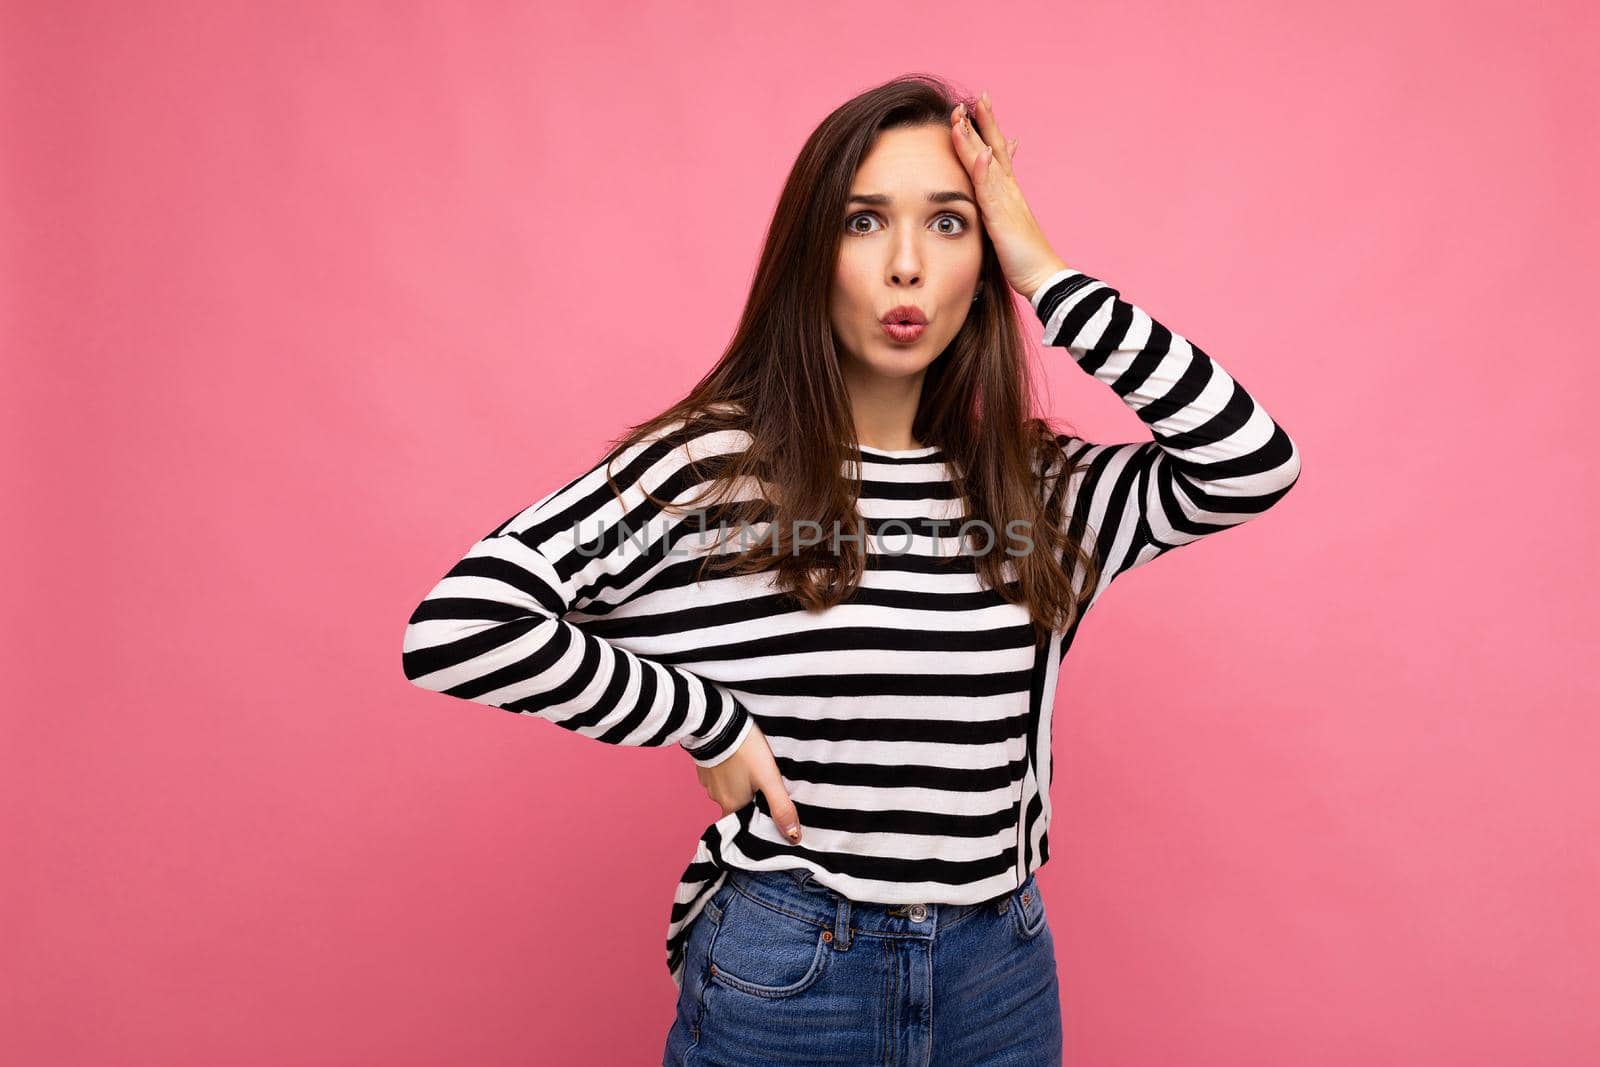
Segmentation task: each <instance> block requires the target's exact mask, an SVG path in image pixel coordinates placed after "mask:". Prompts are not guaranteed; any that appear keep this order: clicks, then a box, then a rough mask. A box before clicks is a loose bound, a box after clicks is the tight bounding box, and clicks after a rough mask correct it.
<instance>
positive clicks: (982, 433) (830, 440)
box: [606, 74, 1097, 641]
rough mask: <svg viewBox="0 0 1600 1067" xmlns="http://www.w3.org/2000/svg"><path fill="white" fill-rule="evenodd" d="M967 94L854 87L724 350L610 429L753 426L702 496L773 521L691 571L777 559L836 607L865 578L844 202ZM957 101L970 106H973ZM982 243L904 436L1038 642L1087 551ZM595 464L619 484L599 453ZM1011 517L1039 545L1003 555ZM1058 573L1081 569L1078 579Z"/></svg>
mask: <svg viewBox="0 0 1600 1067" xmlns="http://www.w3.org/2000/svg"><path fill="white" fill-rule="evenodd" d="M961 99H966V98H964V97H958V96H956V95H954V94H953V93H952V92H951V90H950V89H949V88H948V87H947V85H946V84H945V82H944V81H943V80H941V79H939V78H937V77H934V76H931V75H922V74H912V75H905V76H902V77H899V78H896V79H894V80H892V81H889V82H886V83H884V84H882V85H879V86H877V87H875V88H872V89H869V90H867V91H866V92H863V93H861V94H859V95H858V96H855V97H853V98H852V99H850V100H848V101H846V102H845V103H844V104H842V105H840V106H839V107H838V108H837V109H835V110H834V111H833V113H832V114H830V115H829V116H828V117H827V118H826V119H824V120H823V122H822V124H821V125H820V126H818V127H817V129H816V130H815V131H814V132H813V133H812V134H811V136H810V137H809V138H808V139H807V141H806V143H805V146H804V147H803V148H802V149H801V151H800V155H799V158H798V159H796V160H795V163H794V166H793V168H792V169H791V170H790V172H789V177H788V180H787V181H786V182H785V183H784V187H783V194H782V196H781V197H780V198H779V201H778V206H777V208H776V210H775V212H774V214H773V219H772V222H771V225H770V226H769V227H768V230H767V236H766V242H765V245H764V247H763V248H762V250H761V260H760V264H759V266H758V267H757V269H756V273H755V279H754V281H753V282H752V284H751V287H750V295H749V298H748V299H747V300H746V302H745V306H744V312H743V314H742V315H741V317H740V320H739V326H738V330H737V331H736V332H735V334H734V336H733V339H732V340H731V341H730V342H729V344H728V347H727V349H726V350H725V351H724V352H723V354H722V356H721V358H720V359H718V361H717V363H716V365H715V366H713V367H712V368H711V369H710V370H709V371H708V372H707V373H706V375H705V376H704V377H703V378H701V379H700V381H699V382H698V383H697V384H696V385H695V387H694V388H693V389H692V390H691V391H690V392H689V394H688V395H687V396H685V397H684V398H683V399H682V400H680V401H678V402H677V403H676V404H674V405H673V406H672V407H670V408H668V409H667V410H665V411H663V412H661V413H660V414H658V415H656V416H654V417H652V418H650V419H648V420H646V421H645V422H642V423H639V424H638V425H636V426H633V427H631V428H630V429H629V430H628V432H627V433H625V434H624V435H623V436H622V437H620V438H617V439H616V440H615V441H614V442H613V447H612V451H611V452H610V453H609V458H611V459H613V460H614V459H615V458H616V457H617V456H618V455H619V454H621V453H622V452H624V451H625V450H627V449H628V448H630V447H631V446H633V445H635V444H638V443H641V442H643V441H646V440H648V439H651V438H656V439H660V440H662V441H665V442H677V441H683V440H687V439H689V438H691V437H694V436H696V435H698V434H702V433H708V432H716V431H720V430H742V431H744V432H746V433H748V434H749V437H750V445H749V447H748V448H747V449H745V450H744V451H742V452H740V453H737V454H733V455H727V456H717V457H716V460H717V462H716V463H715V464H714V465H713V467H712V470H711V473H710V474H709V475H700V476H701V477H703V478H704V479H705V482H706V485H707V495H710V496H715V497H716V498H717V499H718V501H719V502H718V503H717V505H716V506H715V509H714V510H715V514H716V515H717V519H718V522H719V524H720V523H727V524H731V525H734V526H739V525H741V524H754V523H759V522H766V523H769V524H770V525H769V527H768V534H767V537H766V539H763V540H761V541H759V542H758V543H755V544H752V545H751V546H750V547H749V548H748V549H746V550H745V551H742V552H737V553H735V552H724V553H711V554H709V555H707V556H706V557H705V560H704V562H703V563H702V568H701V574H702V575H703V574H704V573H705V568H706V567H707V566H710V567H712V568H714V569H719V570H728V571H734V572H737V573H741V574H743V573H751V572H756V571H766V570H770V571H772V572H773V574H774V577H773V582H774V588H776V589H781V590H783V591H786V592H788V593H789V594H791V595H792V596H793V597H794V598H795V599H796V600H797V601H798V602H799V603H801V604H802V605H804V606H805V607H806V608H807V609H808V610H813V611H814V610H820V609H823V608H826V607H830V606H832V605H834V604H837V603H838V602H840V601H841V600H843V599H845V598H846V597H848V596H850V595H851V594H852V593H853V592H854V590H855V589H856V587H857V586H858V584H859V583H860V580H861V575H862V572H863V570H864V568H865V563H866V560H865V549H864V546H865V544H866V541H865V538H864V536H863V535H864V534H865V532H866V526H865V522H864V520H863V519H862V517H861V516H860V515H859V513H858V512H857V510H856V501H857V498H858V496H859V493H860V489H861V482H860V477H861V470H860V468H859V467H858V466H855V465H853V464H852V463H851V460H852V459H853V458H854V454H853V451H852V449H853V447H858V442H857V439H856V436H855V422H854V419H853V418H852V416H851V408H850V398H849V393H848V392H847V391H846V389H845V384H844V378H843V376H842V374H841V371H840V367H839V355H838V351H837V349H836V347H835V342H834V337H833V330H832V326H831V325H830V320H829V314H828V297H829V289H830V286H831V280H832V277H833V271H834V267H835V260H836V257H837V256H838V252H839V243H840V240H841V237H842V235H843V233H844V223H843V219H844V216H845V209H846V201H847V198H848V197H849V194H850V186H851V182H852V179H853V178H854V176H855V172H856V169H857V167H858V166H859V165H860V162H861V159H862V157H863V156H865V155H866V153H867V152H868V150H869V149H870V148H871V147H872V144H873V142H874V140H875V138H876V137H877V135H878V134H879V133H880V132H881V131H883V130H888V129H894V128H899V127H907V126H921V125H925V124H943V125H946V126H948V124H949V115H950V112H951V110H952V109H953V108H954V107H955V105H956V103H957V102H958V101H959V100H961ZM967 104H968V110H969V111H971V110H974V109H975V108H974V105H975V101H973V100H970V99H968V100H967ZM982 240H983V265H982V268H981V273H980V277H979V283H978V285H979V293H980V299H979V300H978V301H977V302H976V303H974V304H973V305H972V308H971V310H970V311H969V312H968V315H967V319H966V322H965V323H964V324H963V325H962V327H961V329H960V331H959V332H958V333H957V334H956V336H955V338H954V339H953V340H952V341H951V342H950V344H949V345H948V346H947V347H946V348H945V350H944V351H943V352H941V353H940V354H939V356H938V357H937V358H936V359H935V360H934V361H933V362H932V363H931V364H930V365H929V366H928V368H927V371H926V373H925V375H924V379H923V386H922V397H921V401H920V404H919V406H918V409H917V414H916V419H915V422H914V424H913V427H912V434H913V436H914V437H915V438H916V439H917V440H919V441H922V442H924V444H925V445H931V446H937V447H938V448H939V449H940V450H942V452H943V453H944V459H945V461H946V462H947V463H948V464H949V470H950V473H951V480H952V484H953V486H954V488H955V490H956V491H957V492H958V493H960V494H961V498H962V500H963V502H964V504H965V515H966V517H967V519H968V521H972V522H983V523H987V529H988V530H989V531H990V534H989V536H987V537H985V538H983V540H984V541H986V542H988V544H986V545H983V546H978V545H970V546H969V548H968V551H969V552H970V553H971V554H972V555H973V556H974V557H975V564H974V566H975V567H976V569H977V571H978V573H979V574H980V575H981V576H982V578H983V581H984V583H985V584H986V585H987V586H988V587H989V588H991V589H995V590H999V591H1000V592H1001V595H1002V597H1003V598H1004V599H1005V600H1006V601H1008V602H1010V603H1013V604H1024V605H1026V606H1027V607H1028V610H1029V616H1030V618H1031V620H1032V622H1033V625H1034V628H1035V636H1036V638H1037V639H1038V640H1039V641H1043V640H1045V639H1046V638H1047V637H1048V636H1049V633H1050V631H1052V630H1056V629H1063V628H1065V627H1066V626H1068V625H1069V624H1071V623H1072V622H1073V621H1075V620H1076V619H1077V618H1078V616H1079V612H1080V610H1081V600H1082V598H1083V597H1085V596H1086V595H1087V591H1088V590H1091V589H1092V588H1093V586H1094V583H1095V582H1096V581H1097V575H1096V563H1095V559H1094V556H1093V554H1092V553H1091V552H1089V551H1086V550H1085V549H1084V547H1083V546H1082V545H1081V544H1080V543H1079V536H1080V535H1078V534H1076V533H1070V532H1069V531H1068V530H1067V529H1066V528H1064V524H1063V523H1062V521H1061V519H1062V509H1063V497H1064V487H1065V485H1066V481H1067V478H1068V476H1069V475H1070V473H1071V472H1070V471H1068V470H1066V469H1065V468H1066V464H1065V461H1064V459H1063V454H1062V450H1061V446H1060V444H1059V443H1058V442H1057V438H1056V431H1055V430H1054V429H1053V428H1052V427H1051V425H1050V423H1049V422H1048V421H1047V420H1045V419H1041V418H1036V417H1034V416H1033V414H1032V412H1033V403H1034V382H1033V378H1032V376H1031V374H1030V371H1029V359H1028V350H1027V348H1026V346H1025V340H1024V336H1023V333H1022V330H1021V328H1020V325H1019V322H1018V316H1017V310H1016V306H1015V304H1014V303H1013V301H1012V299H1011V289H1010V286H1009V285H1007V284H1006V281H1005V276H1004V274H1003V273H1002V272H1001V270H1000V265H999V261H998V260H997V259H996V257H995V252H994V245H993V244H992V243H991V242H990V240H989V237H988V234H987V233H984V234H983V237H982ZM694 466H695V463H694V461H693V460H692V458H691V468H693V467H694ZM842 470H849V471H853V477H847V476H846V475H845V474H843V473H841V471H842ZM696 473H698V472H696ZM606 474H607V479H608V481H610V483H611V485H612V487H613V489H617V488H618V487H617V484H616V482H615V480H614V479H613V478H612V474H611V470H610V464H609V463H608V465H607V471H606ZM747 479H754V480H755V481H756V482H757V483H759V484H763V485H765V486H766V487H767V489H768V491H767V492H766V493H764V494H761V495H760V497H759V498H758V499H753V500H752V499H744V500H738V501H734V502H732V503H728V502H727V498H728V497H729V496H730V495H731V494H732V490H733V488H734V487H735V486H737V485H740V484H750V483H749V482H748V481H747ZM619 491H620V490H619ZM646 495H647V496H648V497H649V498H650V500H651V501H652V502H653V503H655V504H656V505H658V506H663V507H670V506H673V502H671V501H665V500H661V499H658V498H657V497H655V496H654V495H653V494H651V493H650V492H649V491H648V490H646ZM702 499H703V498H698V497H697V498H696V499H695V500H694V501H692V503H695V504H696V505H699V504H700V503H701V500H702ZM677 503H678V504H679V505H680V506H681V505H682V504H683V503H684V501H681V500H680V501H678V502H677ZM711 510H712V509H706V511H704V512H703V514H706V513H710V512H711ZM1015 520H1026V522H1027V523H1028V524H1029V525H1027V526H1026V527H1024V528H1025V529H1026V530H1027V531H1028V534H1027V536H1029V537H1031V538H1032V541H1033V545H1032V548H1031V550H1029V551H1026V552H1023V553H1020V554H1019V553H1017V552H1015V551H1013V552H1012V554H1009V555H1008V554H1007V553H1006V552H1004V551H999V550H1000V549H1003V548H1004V547H1006V545H1007V544H1012V545H1014V544H1015V542H1008V541H1007V540H1006V539H1005V535H1004V534H1003V533H1002V532H1001V531H1005V530H1007V529H1008V527H1007V523H1008V522H1012V521H1015ZM797 524H798V525H800V526H805V527H806V528H808V529H815V528H816V527H814V526H813V525H812V524H819V525H820V528H821V529H823V530H837V531H843V532H845V534H847V536H843V535H842V536H840V537H839V538H838V539H837V540H836V541H835V540H833V539H825V540H823V541H822V542H821V543H816V544H800V545H797V544H796V543H795V537H794V534H795V532H796V530H797ZM1007 563H1013V564H1014V567H1015V574H1016V577H1015V580H1014V582H1013V581H1008V580H1007V579H1006V576H1005V573H1004V571H1005V568H1006V565H1007ZM1069 568H1082V570H1083V572H1084V575H1085V577H1084V581H1083V583H1082V585H1081V588H1080V589H1078V590H1074V588H1073V584H1072V581H1071V578H1070V575H1069Z"/></svg>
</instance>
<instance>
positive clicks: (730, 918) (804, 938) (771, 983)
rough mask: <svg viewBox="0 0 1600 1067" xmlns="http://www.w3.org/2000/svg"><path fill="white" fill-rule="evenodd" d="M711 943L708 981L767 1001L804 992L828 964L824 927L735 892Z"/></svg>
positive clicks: (827, 948) (728, 901)
mask: <svg viewBox="0 0 1600 1067" xmlns="http://www.w3.org/2000/svg"><path fill="white" fill-rule="evenodd" d="M721 911H722V919H721V921H720V922H718V923H717V929H716V933H715V934H714V935H713V936H712V939H711V949H710V952H709V957H710V972H711V974H710V980H711V981H712V982H715V983H716V984H718V985H722V986H726V987H727V988H729V989H735V990H738V991H739V992H741V993H747V994H749V995H751V996H757V997H767V998H769V999H773V998H781V997H791V996H794V995H795V994H796V993H799V992H800V991H801V990H803V989H806V988H807V987H809V986H810V985H811V984H812V983H814V982H815V981H816V980H817V979H818V978H820V977H822V972H823V970H824V969H825V968H826V967H827V965H828V959H829V957H830V956H831V955H832V952H831V951H830V950H829V941H830V940H831V937H830V936H829V935H828V928H827V927H826V926H824V925H821V924H819V923H816V922H813V921H811V920H809V919H802V918H800V917H798V916H795V915H790V914H788V913H787V912H782V911H779V910H777V909H776V908H772V907H768V906H767V905H765V904H763V903H761V902H760V901H758V900H755V899H754V898H752V897H749V896H746V895H745V894H743V893H740V892H738V891H737V890H735V891H734V892H733V893H732V894H731V895H730V896H729V897H728V899H727V901H726V902H725V904H724V906H723V907H722V909H721Z"/></svg>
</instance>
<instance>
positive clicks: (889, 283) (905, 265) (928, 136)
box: [829, 125, 983, 378]
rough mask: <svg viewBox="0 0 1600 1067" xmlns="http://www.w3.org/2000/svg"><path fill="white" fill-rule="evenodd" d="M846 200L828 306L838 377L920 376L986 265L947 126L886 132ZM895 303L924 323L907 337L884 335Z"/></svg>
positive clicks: (953, 329) (966, 181)
mask: <svg viewBox="0 0 1600 1067" xmlns="http://www.w3.org/2000/svg"><path fill="white" fill-rule="evenodd" d="M850 194H851V198H850V202H849V204H848V205H847V206H846V208H845V217H844V218H843V219H841V220H840V225H841V226H843V227H844V236H843V237H842V238H841V239H840V248H839V259H838V264H837V266H836V267H835V269H834V275H833V288H832V292H831V295H830V299H829V318H830V319H831V320H832V323H833V334H834V337H835V339H836V343H837V344H838V345H839V350H840V358H841V359H842V360H843V361H844V363H845V368H844V369H845V373H846V375H847V376H848V377H856V378H859V377H860V376H862V375H867V376H882V377H889V378H905V377H913V376H918V377H919V376H920V375H921V373H922V372H923V370H925V369H926V368H927V366H928V364H929V363H932V362H933V360H934V358H935V357H936V356H938V355H939V353H940V352H942V351H944V348H945V346H946V345H947V344H949V343H950V340H951V338H953V337H955V335H956V333H957V331H959V330H960V329H961V324H962V323H963V322H965V321H966V318H967V312H968V311H969V310H970V309H971V307H972V295H973V293H975V292H977V290H978V272H979V268H980V267H981V266H982V264H983V238H982V234H981V230H980V229H979V226H980V216H979V214H978V207H977V204H976V202H975V201H974V200H973V192H972V181H971V179H970V178H969V177H968V176H967V170H966V168H965V167H964V166H962V164H961V160H960V159H958V158H957V157H956V152H955V148H954V147H952V145H951V143H950V130H949V128H948V127H947V126H943V125H932V126H918V127H912V128H902V129H894V130H885V131H884V132H883V133H881V134H879V136H878V140H877V141H876V143H875V144H874V145H873V146H872V148H871V149H870V150H869V151H868V152H867V155H866V157H865V158H864V159H863V160H862V161H861V166H860V167H859V168H857V170H856V175H855V179H854V181H853V182H852V183H851V186H850ZM901 305H909V306H911V307H914V308H917V309H918V310H920V311H921V312H922V315H923V316H924V318H925V319H926V320H927V325H926V326H924V327H923V328H922V330H921V333H920V335H919V336H917V337H915V338H914V339H906V338H904V337H902V338H900V339H897V338H895V337H893V336H891V334H890V333H889V332H888V331H886V330H885V329H884V328H883V324H882V319H883V317H884V315H885V314H887V313H888V312H889V311H891V310H893V309H894V308H896V307H900V306H901ZM904 332H905V331H902V333H904Z"/></svg>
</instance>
